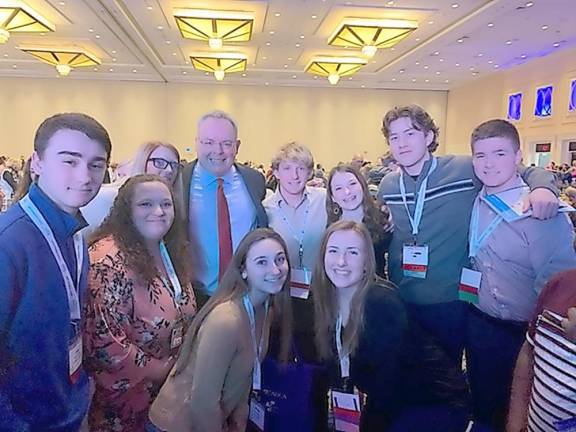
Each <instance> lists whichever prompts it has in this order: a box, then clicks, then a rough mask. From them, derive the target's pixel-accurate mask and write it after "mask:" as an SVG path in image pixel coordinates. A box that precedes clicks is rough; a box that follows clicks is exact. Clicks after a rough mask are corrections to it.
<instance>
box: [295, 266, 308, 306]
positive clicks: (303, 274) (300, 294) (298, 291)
mask: <svg viewBox="0 0 576 432" xmlns="http://www.w3.org/2000/svg"><path fill="white" fill-rule="evenodd" d="M311 279H312V272H311V271H310V270H308V269H305V268H303V269H299V268H294V269H292V272H291V276H290V296H292V297H295V298H299V299H304V300H306V299H307V298H308V296H309V295H310V280H311Z"/></svg>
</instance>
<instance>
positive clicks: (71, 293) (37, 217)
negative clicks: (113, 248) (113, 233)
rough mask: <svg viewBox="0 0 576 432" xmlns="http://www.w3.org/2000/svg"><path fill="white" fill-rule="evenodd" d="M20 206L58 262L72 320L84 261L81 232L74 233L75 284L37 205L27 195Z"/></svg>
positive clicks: (77, 308) (77, 312)
mask: <svg viewBox="0 0 576 432" xmlns="http://www.w3.org/2000/svg"><path fill="white" fill-rule="evenodd" d="M19 204H20V207H22V210H24V213H26V214H27V215H28V217H29V218H30V219H31V220H32V222H33V223H34V225H36V227H37V228H38V230H39V231H40V233H41V234H42V236H43V237H44V239H45V240H46V242H47V243H48V246H49V247H50V250H51V251H52V255H53V256H54V259H55V260H56V263H57V264H58V268H59V269H60V273H61V274H62V278H63V279H64V287H65V288H66V294H67V297H68V306H69V309H70V319H71V320H72V321H75V320H79V319H80V298H79V294H78V292H79V286H80V280H81V277H82V265H83V262H84V251H85V249H86V244H85V243H84V239H83V238H82V234H81V233H80V231H78V232H77V233H76V234H74V252H75V254H76V272H77V278H76V285H75V284H74V281H73V280H72V275H70V270H68V266H67V264H66V260H64V256H63V255H62V251H61V250H60V246H59V245H58V242H57V241H56V238H55V237H54V233H53V232H52V229H50V225H48V222H46V219H44V216H42V213H40V210H38V207H36V206H35V205H34V203H33V202H32V200H31V199H30V197H29V196H28V195H26V196H25V197H24V198H22V199H21V200H20V203H19Z"/></svg>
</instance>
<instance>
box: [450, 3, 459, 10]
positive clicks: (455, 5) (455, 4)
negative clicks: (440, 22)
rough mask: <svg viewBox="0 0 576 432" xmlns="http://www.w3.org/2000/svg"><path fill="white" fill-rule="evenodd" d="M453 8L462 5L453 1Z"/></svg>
mask: <svg viewBox="0 0 576 432" xmlns="http://www.w3.org/2000/svg"><path fill="white" fill-rule="evenodd" d="M451 6H452V9H456V8H457V7H458V6H460V5H459V4H458V3H452V5H451Z"/></svg>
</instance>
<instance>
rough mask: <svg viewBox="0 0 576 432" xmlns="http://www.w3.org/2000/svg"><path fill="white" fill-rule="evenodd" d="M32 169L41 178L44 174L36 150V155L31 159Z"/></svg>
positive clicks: (33, 154)
mask: <svg viewBox="0 0 576 432" xmlns="http://www.w3.org/2000/svg"><path fill="white" fill-rule="evenodd" d="M30 169H31V170H32V171H33V172H34V174H36V175H37V176H40V174H42V160H41V158H40V155H39V154H38V152H37V151H36V150H34V153H32V157H31V158H30Z"/></svg>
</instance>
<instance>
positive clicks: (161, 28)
mask: <svg viewBox="0 0 576 432" xmlns="http://www.w3.org/2000/svg"><path fill="white" fill-rule="evenodd" d="M156 28H157V29H158V30H164V27H162V26H161V25H160V26H158V27H156Z"/></svg>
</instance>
